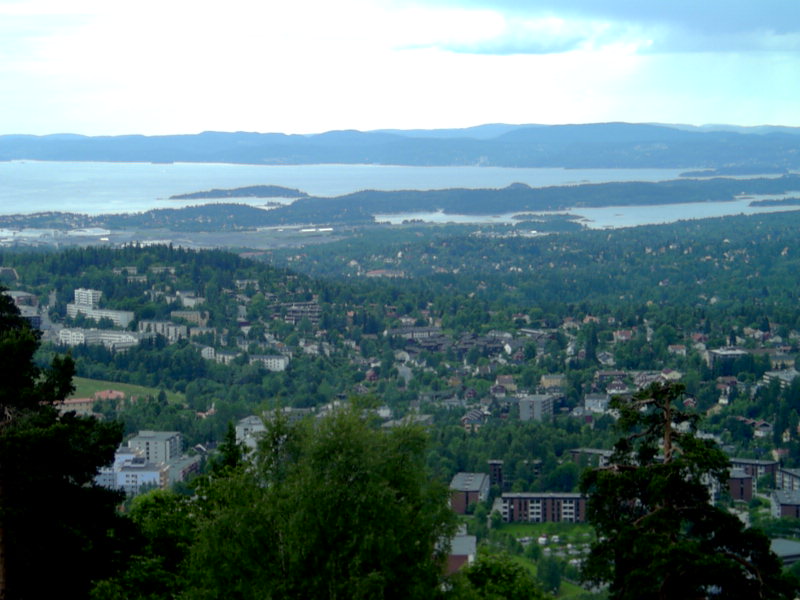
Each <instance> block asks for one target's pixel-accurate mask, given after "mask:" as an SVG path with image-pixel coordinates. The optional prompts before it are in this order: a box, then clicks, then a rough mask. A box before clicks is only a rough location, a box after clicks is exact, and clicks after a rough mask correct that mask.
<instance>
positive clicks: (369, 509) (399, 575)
mask: <svg viewBox="0 0 800 600" xmlns="http://www.w3.org/2000/svg"><path fill="white" fill-rule="evenodd" d="M424 452H425V435H424V433H423V432H422V431H421V430H419V429H416V428H413V427H401V428H398V429H395V430H392V431H391V432H388V433H387V432H382V431H379V430H376V429H374V428H372V427H371V426H370V425H369V424H368V423H366V422H365V421H364V420H363V419H362V417H361V416H359V415H358V414H356V413H355V412H353V411H336V412H334V413H333V414H331V415H330V416H328V417H326V418H324V419H322V420H321V421H320V422H319V423H316V424H315V423H311V422H301V423H297V424H292V425H290V424H288V423H286V422H285V421H282V420H280V419H279V420H276V421H274V422H271V423H270V425H269V426H268V431H267V432H266V433H265V435H264V438H263V442H262V444H261V448H260V454H259V457H258V460H257V463H256V465H255V466H254V467H253V468H251V469H244V468H242V469H240V470H239V471H238V472H236V473H231V474H230V475H229V476H227V477H221V478H218V479H213V478H212V479H211V480H209V482H208V485H207V486H206V487H205V488H203V489H201V490H199V494H200V497H199V500H198V501H199V502H201V504H202V506H201V508H202V514H203V517H202V518H201V520H200V521H199V523H198V534H197V540H196V542H195V543H194V545H193V546H192V549H191V557H190V566H189V567H190V568H189V582H190V583H189V591H188V596H189V597H193V598H218V597H222V596H225V597H236V598H264V597H270V598H374V597H385V596H390V597H405V598H429V597H433V596H435V594H436V590H437V588H438V586H439V584H440V582H441V573H442V560H443V558H444V556H445V548H444V547H443V546H442V544H441V540H442V539H447V537H448V536H449V535H450V534H451V533H452V532H453V527H454V516H453V514H452V513H451V512H450V510H449V508H448V507H447V505H446V497H447V494H446V489H445V488H444V486H441V485H439V484H436V483H434V482H432V481H431V480H430V479H429V478H428V476H427V475H426V472H425V468H424Z"/></svg>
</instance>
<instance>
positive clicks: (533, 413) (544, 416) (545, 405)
mask: <svg viewBox="0 0 800 600" xmlns="http://www.w3.org/2000/svg"><path fill="white" fill-rule="evenodd" d="M554 405H555V396H553V395H551V394H532V395H528V396H522V397H521V398H520V399H519V420H520V421H546V420H548V419H550V418H551V417H552V416H553V407H554Z"/></svg>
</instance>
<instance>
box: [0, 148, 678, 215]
mask: <svg viewBox="0 0 800 600" xmlns="http://www.w3.org/2000/svg"><path fill="white" fill-rule="evenodd" d="M680 172H681V170H678V169H575V170H568V169H509V168H501V167H398V166H378V165H297V166H254V165H230V164H198V163H174V164H150V163H93V162H39V161H11V162H0V214H15V213H20V214H30V213H35V212H44V211H65V212H76V213H84V214H90V215H96V214H107V213H120V212H142V211H145V210H150V209H152V208H166V207H171V208H178V207H180V206H186V205H191V204H200V203H202V202H200V201H197V200H191V201H175V200H167V198H169V196H171V195H174V194H183V193H187V192H197V191H201V190H209V189H212V188H236V187H243V186H249V185H280V186H284V187H289V188H296V189H299V190H301V191H304V192H306V193H308V194H311V195H312V196H339V195H342V194H347V193H350V192H355V191H359V190H366V189H374V190H398V189H416V190H426V189H442V188H453V187H464V188H501V187H505V186H507V185H510V184H512V183H516V182H520V183H526V184H528V185H530V186H532V187H546V186H552V185H567V184H578V183H602V182H607V181H662V180H665V179H674V178H676V177H677V176H678V175H679V173H680ZM242 201H243V202H248V203H250V204H264V202H265V200H264V199H247V200H242ZM204 202H207V201H204Z"/></svg>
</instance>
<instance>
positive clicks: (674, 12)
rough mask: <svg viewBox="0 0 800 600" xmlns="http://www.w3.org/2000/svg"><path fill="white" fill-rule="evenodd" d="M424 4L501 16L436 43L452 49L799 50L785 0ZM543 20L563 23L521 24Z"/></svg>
mask: <svg viewBox="0 0 800 600" xmlns="http://www.w3.org/2000/svg"><path fill="white" fill-rule="evenodd" d="M398 4H399V5H407V4H408V3H406V2H399V3H398ZM426 5H429V6H430V5H433V6H437V7H447V8H449V9H452V10H456V9H457V10H461V11H464V10H474V11H487V10H488V11H493V12H494V13H495V14H496V15H499V16H500V17H501V18H502V19H503V20H504V21H505V22H506V23H507V24H508V26H507V28H506V29H505V30H504V31H503V32H501V34H500V35H497V36H496V37H494V38H492V39H488V40H486V39H482V40H476V41H475V42H473V43H463V44H459V45H455V44H451V45H444V44H443V45H442V47H446V48H448V49H450V50H452V51H457V52H474V53H477V54H484V53H488V54H491V53H496V54H509V53H529V54H541V53H558V52H565V51H570V50H573V49H576V48H579V47H587V46H591V47H597V46H598V44H600V45H602V44H618V43H624V44H633V45H635V46H636V48H637V50H638V51H640V52H649V53H656V52H657V53H661V52H729V51H736V52H742V51H788V52H794V51H798V50H800V19H798V18H797V17H798V7H797V4H796V2H793V1H786V0H761V1H759V2H753V1H752V0H724V1H723V0H671V1H670V2H655V1H642V0H537V1H535V2H534V1H525V0H457V1H452V0H432V1H430V2H426ZM547 21H551V22H552V21H560V22H563V23H567V24H570V26H566V27H563V28H562V30H561V32H560V34H558V35H551V36H548V37H546V38H545V39H544V40H542V39H541V38H540V37H538V36H537V35H535V34H536V30H535V28H534V29H533V30H532V31H526V29H527V24H530V23H541V22H547ZM576 32H577V35H576ZM598 33H602V35H598Z"/></svg>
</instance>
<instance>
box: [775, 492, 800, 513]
mask: <svg viewBox="0 0 800 600" xmlns="http://www.w3.org/2000/svg"><path fill="white" fill-rule="evenodd" d="M770 504H771V507H772V516H773V517H775V518H776V519H780V518H782V517H792V518H795V519H797V518H800V491H788V490H775V491H774V492H772V496H771V497H770Z"/></svg>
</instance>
